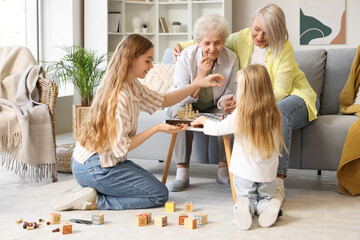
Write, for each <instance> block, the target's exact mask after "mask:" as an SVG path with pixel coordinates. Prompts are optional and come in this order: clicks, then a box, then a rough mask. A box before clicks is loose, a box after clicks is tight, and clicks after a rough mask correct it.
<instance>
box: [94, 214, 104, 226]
mask: <svg viewBox="0 0 360 240" xmlns="http://www.w3.org/2000/svg"><path fill="white" fill-rule="evenodd" d="M92 224H95V225H101V224H104V214H94V215H92Z"/></svg>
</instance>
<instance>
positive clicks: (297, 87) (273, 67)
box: [173, 4, 317, 202]
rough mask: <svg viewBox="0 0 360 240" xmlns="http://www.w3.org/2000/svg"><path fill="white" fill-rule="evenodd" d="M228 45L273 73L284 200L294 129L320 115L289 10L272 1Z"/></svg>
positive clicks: (246, 60) (177, 52) (280, 188)
mask: <svg viewBox="0 0 360 240" xmlns="http://www.w3.org/2000/svg"><path fill="white" fill-rule="evenodd" d="M191 44H193V43H192V42H186V43H182V44H177V45H176V46H175V47H174V49H173V57H174V58H176V57H177V56H179V55H180V52H181V49H183V48H185V47H187V46H189V45H191ZM225 46H226V47H228V48H230V49H231V50H233V51H234V52H235V53H236V54H237V55H238V57H239V60H240V69H243V68H245V67H246V66H248V65H250V64H261V65H263V66H265V67H266V69H267V71H268V73H269V75H270V78H271V83H272V86H273V90H274V94H275V97H276V101H277V105H278V107H279V109H280V111H281V114H282V120H283V122H282V134H283V138H284V141H285V145H286V148H287V150H283V152H282V156H281V157H280V158H279V167H278V174H277V185H278V186H277V196H276V197H277V198H278V199H279V200H280V201H282V202H283V201H284V198H285V188H284V180H283V179H284V178H285V176H286V172H287V168H288V162H289V155H290V146H291V137H292V131H293V130H296V129H299V128H303V127H304V126H306V125H308V124H309V123H310V122H311V121H313V120H315V119H316V118H317V103H316V93H315V91H314V90H313V89H312V87H311V86H310V84H309V82H308V80H307V79H306V76H305V74H304V73H303V72H302V71H301V70H300V69H299V66H298V64H297V62H296V61H295V58H294V50H293V47H292V45H291V43H290V42H289V40H288V31H287V28H286V21H285V14H284V12H283V11H282V10H281V8H280V7H279V6H277V5H275V4H268V5H266V6H264V7H262V8H260V9H258V10H257V11H256V12H255V13H254V14H253V17H252V25H251V28H246V29H243V30H241V31H239V32H236V33H233V34H231V35H230V36H229V38H228V39H227V41H226V44H225ZM264 117H265V116H264Z"/></svg>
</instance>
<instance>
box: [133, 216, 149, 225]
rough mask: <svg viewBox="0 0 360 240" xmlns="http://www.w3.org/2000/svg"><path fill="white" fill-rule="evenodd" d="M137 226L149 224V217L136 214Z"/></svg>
mask: <svg viewBox="0 0 360 240" xmlns="http://www.w3.org/2000/svg"><path fill="white" fill-rule="evenodd" d="M135 223H136V226H138V227H142V226H146V225H147V217H146V216H145V215H143V214H140V215H136V217H135Z"/></svg>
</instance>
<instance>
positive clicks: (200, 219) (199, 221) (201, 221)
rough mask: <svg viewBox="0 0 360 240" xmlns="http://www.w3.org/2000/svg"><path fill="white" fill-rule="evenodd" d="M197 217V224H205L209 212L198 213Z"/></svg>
mask: <svg viewBox="0 0 360 240" xmlns="http://www.w3.org/2000/svg"><path fill="white" fill-rule="evenodd" d="M195 218H196V223H197V225H205V224H207V223H208V216H207V214H196V215H195Z"/></svg>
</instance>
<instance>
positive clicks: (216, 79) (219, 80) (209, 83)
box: [192, 73, 227, 88]
mask: <svg viewBox="0 0 360 240" xmlns="http://www.w3.org/2000/svg"><path fill="white" fill-rule="evenodd" d="M226 81H227V80H226V79H225V78H224V76H222V75H220V74H218V73H216V74H210V75H207V76H206V77H204V78H202V79H199V80H198V81H193V83H192V84H196V85H197V87H198V88H199V87H220V86H222V85H224V82H226Z"/></svg>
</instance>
